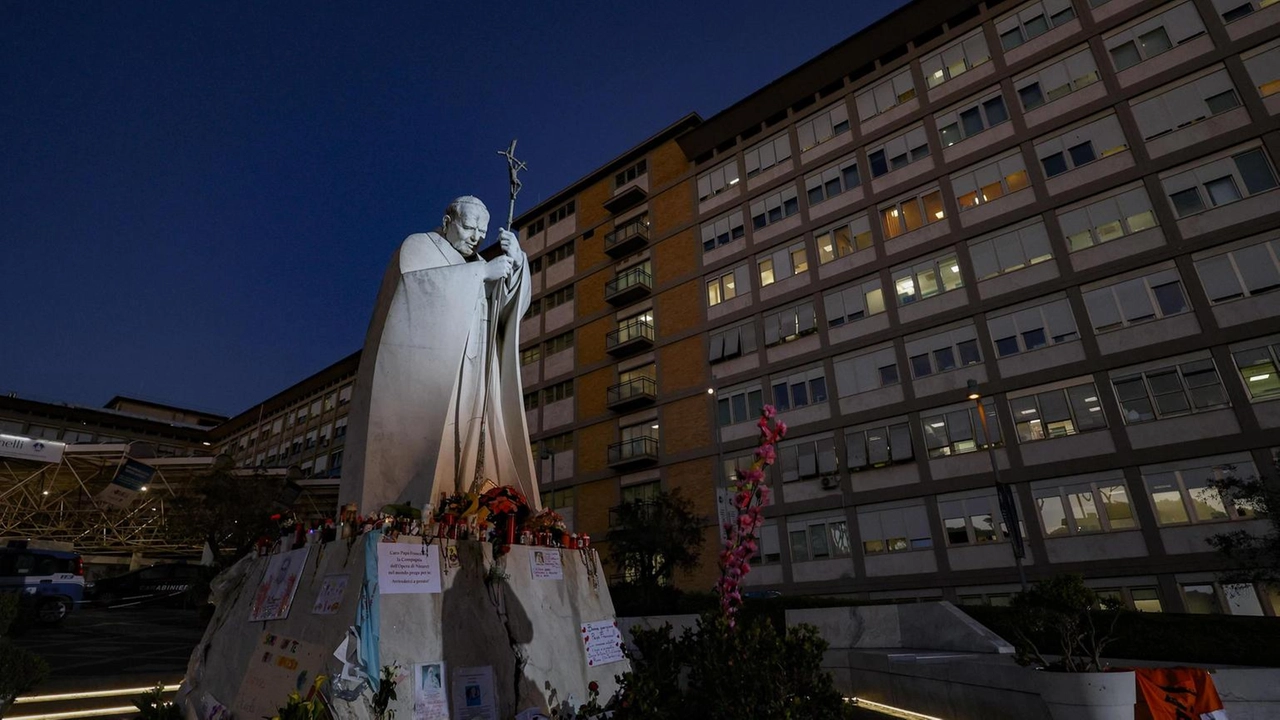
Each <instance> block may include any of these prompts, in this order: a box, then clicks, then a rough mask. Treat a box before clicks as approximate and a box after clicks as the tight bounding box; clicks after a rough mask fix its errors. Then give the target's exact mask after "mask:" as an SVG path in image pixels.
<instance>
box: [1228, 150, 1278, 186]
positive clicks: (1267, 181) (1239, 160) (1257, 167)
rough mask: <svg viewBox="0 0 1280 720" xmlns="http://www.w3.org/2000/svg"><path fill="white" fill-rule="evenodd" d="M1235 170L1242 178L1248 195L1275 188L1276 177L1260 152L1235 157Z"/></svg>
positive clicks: (1252, 151) (1250, 152)
mask: <svg viewBox="0 0 1280 720" xmlns="http://www.w3.org/2000/svg"><path fill="white" fill-rule="evenodd" d="M1235 161H1236V169H1237V170H1239V171H1240V177H1242V178H1244V187H1245V189H1246V190H1248V191H1249V194H1250V195H1256V194H1257V193H1260V192H1263V191H1264V190H1270V189H1271V188H1273V187H1275V186H1276V176H1275V174H1274V173H1272V172H1271V165H1270V164H1269V163H1267V158H1266V157H1265V156H1264V155H1263V154H1262V150H1260V149H1259V150H1250V151H1248V152H1245V153H1241V154H1239V155H1237V156H1236V157H1235Z"/></svg>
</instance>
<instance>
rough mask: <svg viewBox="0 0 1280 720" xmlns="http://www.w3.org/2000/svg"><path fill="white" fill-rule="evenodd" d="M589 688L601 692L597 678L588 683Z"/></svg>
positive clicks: (594, 691)
mask: <svg viewBox="0 0 1280 720" xmlns="http://www.w3.org/2000/svg"><path fill="white" fill-rule="evenodd" d="M587 689H588V690H590V691H591V692H593V693H598V692H600V683H598V682H596V681H595V680H592V681H591V682H589V683H587Z"/></svg>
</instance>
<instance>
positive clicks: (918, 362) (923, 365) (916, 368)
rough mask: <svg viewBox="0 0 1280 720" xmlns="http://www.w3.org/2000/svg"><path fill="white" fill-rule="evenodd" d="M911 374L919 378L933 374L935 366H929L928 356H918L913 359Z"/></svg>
mask: <svg viewBox="0 0 1280 720" xmlns="http://www.w3.org/2000/svg"><path fill="white" fill-rule="evenodd" d="M911 374H912V375H914V376H915V377H918V378H920V377H925V376H926V375H932V374H933V366H932V365H930V364H929V356H928V355H916V356H915V357H913V358H911Z"/></svg>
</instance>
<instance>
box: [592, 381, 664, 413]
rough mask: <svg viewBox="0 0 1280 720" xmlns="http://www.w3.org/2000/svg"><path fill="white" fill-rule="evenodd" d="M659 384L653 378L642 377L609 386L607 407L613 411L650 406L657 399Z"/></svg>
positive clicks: (606, 396)
mask: <svg viewBox="0 0 1280 720" xmlns="http://www.w3.org/2000/svg"><path fill="white" fill-rule="evenodd" d="M657 396H658V384H657V383H656V382H654V381H653V379H652V378H647V377H640V378H636V379H635V380H628V381H626V382H624V383H618V384H617V385H611V386H609V389H608V390H607V391H606V393H605V405H606V406H608V407H609V409H611V410H622V409H625V408H632V407H638V406H640V405H648V404H649V403H651V402H653V401H654V400H656V399H657Z"/></svg>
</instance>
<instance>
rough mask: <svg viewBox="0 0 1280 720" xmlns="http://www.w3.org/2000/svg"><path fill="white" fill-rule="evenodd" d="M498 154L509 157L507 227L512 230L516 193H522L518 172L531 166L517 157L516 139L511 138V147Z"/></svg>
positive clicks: (514, 217)
mask: <svg viewBox="0 0 1280 720" xmlns="http://www.w3.org/2000/svg"><path fill="white" fill-rule="evenodd" d="M498 154H499V155H501V156H502V157H504V158H506V159H507V172H508V173H509V174H510V176H511V205H510V206H509V207H508V208H507V226H506V227H507V229H508V230H511V223H512V222H514V221H515V219H516V195H519V194H520V187H521V184H522V183H521V182H520V178H519V177H517V176H516V175H517V173H519V172H520V171H521V170H528V169H529V166H528V165H525V164H524V161H523V160H517V159H516V141H515V138H512V139H511V147H509V148H507V149H506V150H499V151H498Z"/></svg>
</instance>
